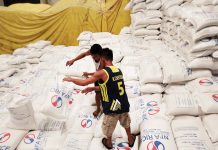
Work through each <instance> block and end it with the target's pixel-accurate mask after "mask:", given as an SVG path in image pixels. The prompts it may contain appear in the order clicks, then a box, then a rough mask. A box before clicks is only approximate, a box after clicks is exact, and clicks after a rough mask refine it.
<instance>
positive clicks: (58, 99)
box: [51, 95, 62, 108]
mask: <svg viewBox="0 0 218 150" xmlns="http://www.w3.org/2000/svg"><path fill="white" fill-rule="evenodd" d="M51 104H52V105H53V106H54V107H56V108H61V106H62V98H61V97H59V96H57V95H54V96H52V98H51Z"/></svg>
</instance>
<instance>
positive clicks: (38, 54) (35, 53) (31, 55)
mask: <svg viewBox="0 0 218 150" xmlns="http://www.w3.org/2000/svg"><path fill="white" fill-rule="evenodd" d="M42 55H43V53H42V52H40V51H31V52H30V53H29V54H28V55H27V57H26V58H27V59H31V58H40V57H41V56H42Z"/></svg>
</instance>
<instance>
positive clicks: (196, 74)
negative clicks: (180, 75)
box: [187, 69, 212, 80]
mask: <svg viewBox="0 0 218 150" xmlns="http://www.w3.org/2000/svg"><path fill="white" fill-rule="evenodd" d="M188 70H189V75H188V77H187V80H194V79H197V78H201V77H211V76H212V72H211V70H209V69H199V70H197V69H196V70H192V69H188Z"/></svg>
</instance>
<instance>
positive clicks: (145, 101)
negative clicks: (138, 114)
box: [129, 94, 162, 112]
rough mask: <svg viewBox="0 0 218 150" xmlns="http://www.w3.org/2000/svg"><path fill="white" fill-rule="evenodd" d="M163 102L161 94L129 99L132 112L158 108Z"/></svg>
mask: <svg viewBox="0 0 218 150" xmlns="http://www.w3.org/2000/svg"><path fill="white" fill-rule="evenodd" d="M161 101H162V95H161V94H152V95H142V96H139V97H136V98H133V99H129V103H130V112H133V111H136V110H139V109H142V110H146V109H147V108H148V107H149V108H150V107H151V106H152V107H153V106H157V105H158V104H160V103H161Z"/></svg>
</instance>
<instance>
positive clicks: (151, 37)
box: [143, 36, 160, 41]
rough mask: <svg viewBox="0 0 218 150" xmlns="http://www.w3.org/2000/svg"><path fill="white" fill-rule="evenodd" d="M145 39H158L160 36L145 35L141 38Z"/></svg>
mask: <svg viewBox="0 0 218 150" xmlns="http://www.w3.org/2000/svg"><path fill="white" fill-rule="evenodd" d="M143 39H144V40H145V41H149V40H159V39H160V37H159V36H146V37H144V38H143Z"/></svg>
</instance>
